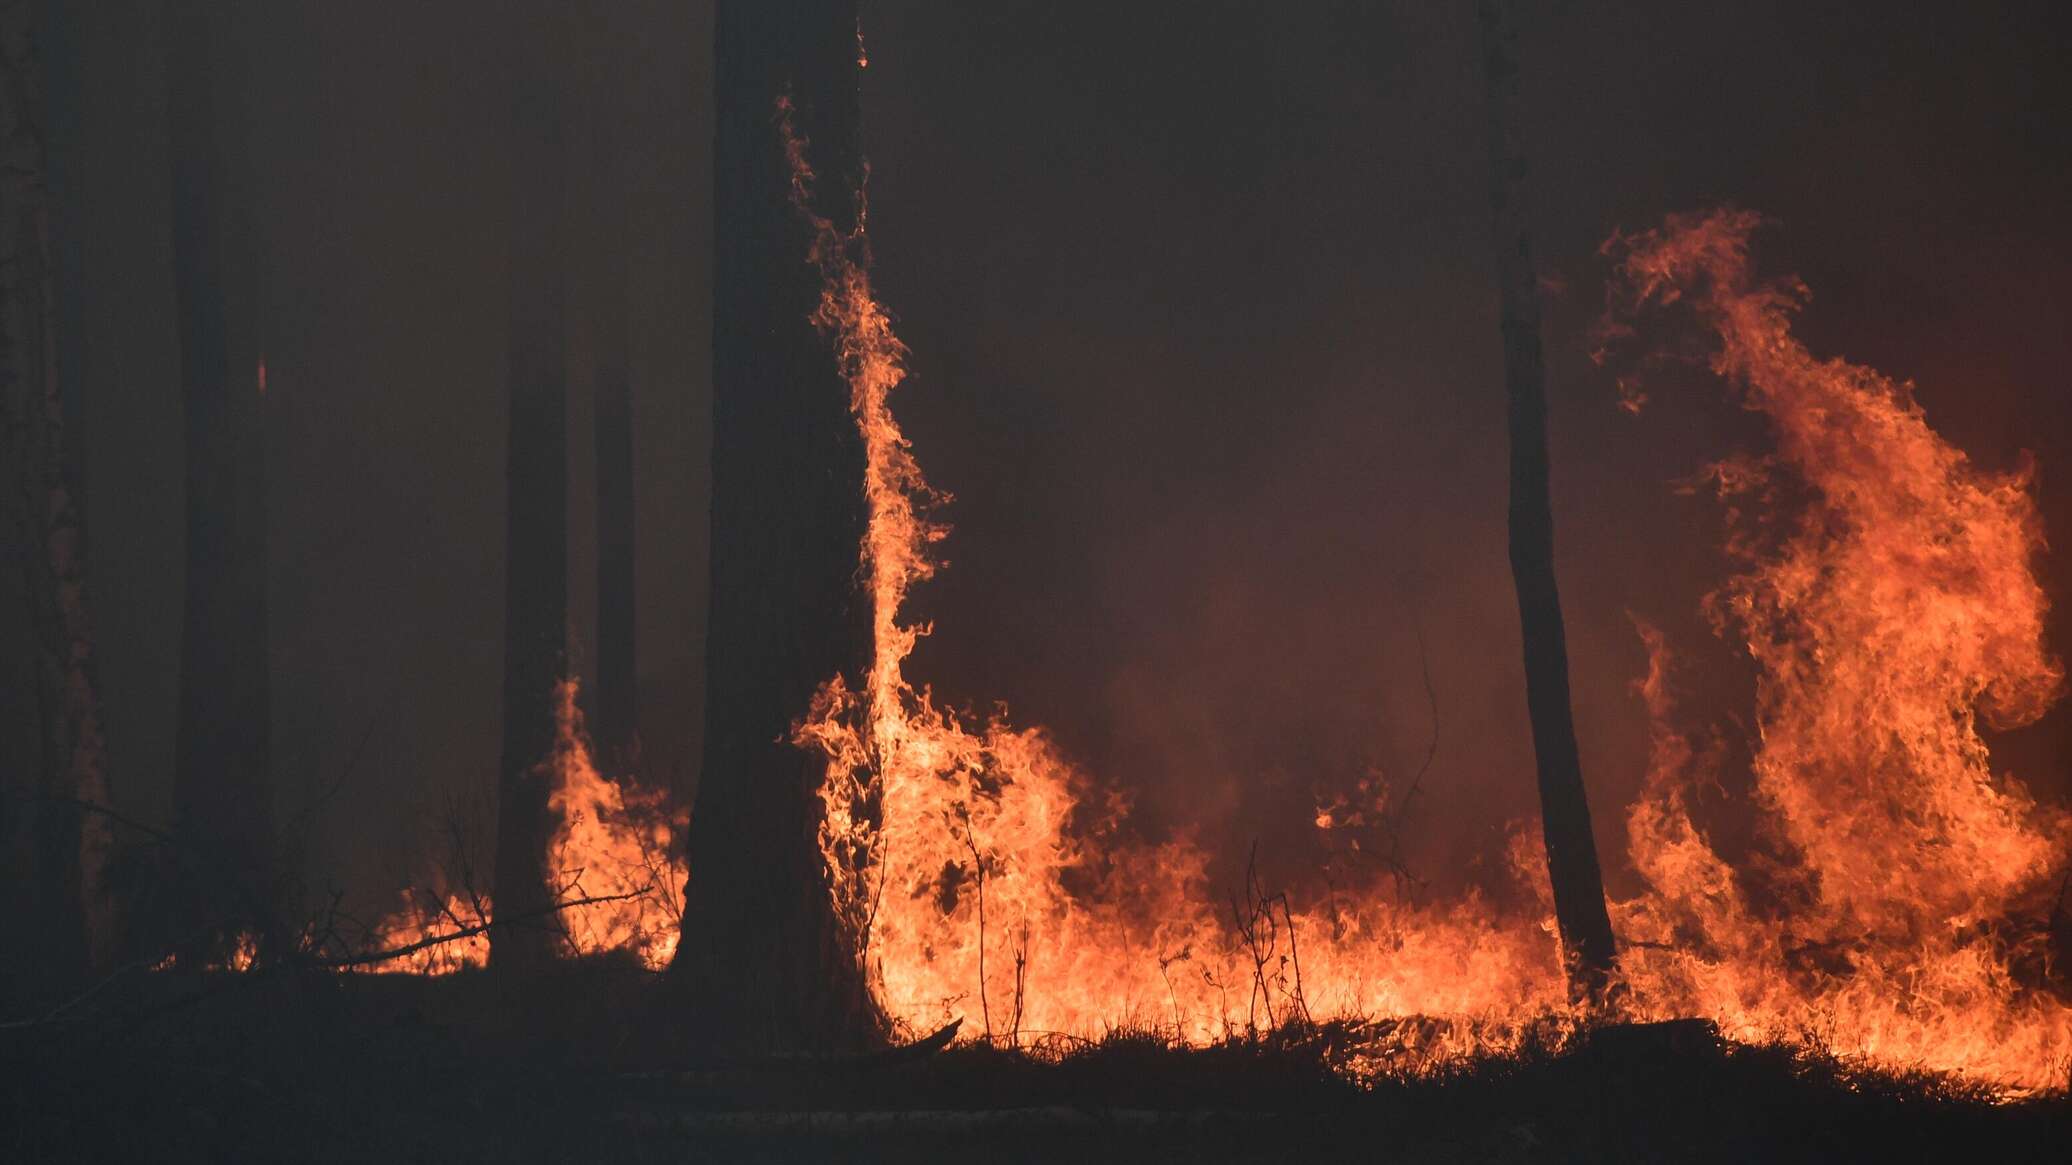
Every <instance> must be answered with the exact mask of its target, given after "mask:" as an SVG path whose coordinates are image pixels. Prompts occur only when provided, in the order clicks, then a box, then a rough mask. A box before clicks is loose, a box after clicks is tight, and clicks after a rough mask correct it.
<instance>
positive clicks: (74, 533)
mask: <svg viewBox="0 0 2072 1165" xmlns="http://www.w3.org/2000/svg"><path fill="white" fill-rule="evenodd" d="M37 7H38V6H37V5H36V4H34V3H33V2H31V0H9V2H8V3H6V4H5V5H4V6H0V148H4V150H5V153H6V156H7V157H8V158H9V159H10V164H9V165H8V166H7V167H6V168H5V169H4V170H0V378H4V379H0V390H4V391H0V431H4V432H5V434H6V437H7V451H8V458H7V459H8V461H9V462H10V463H11V464H12V465H14V466H15V468H16V478H15V480H14V481H12V482H10V483H9V484H8V487H7V488H8V490H9V495H10V496H9V499H8V503H9V504H8V505H7V507H6V508H7V509H8V511H10V513H11V516H12V517H13V519H14V523H15V526H16V530H17V534H18V537H17V540H16V545H17V546H18V548H19V552H20V559H21V566H22V570H23V575H24V582H25V583H26V584H27V585H26V590H27V593H28V597H29V602H30V615H31V619H32V622H33V631H34V634H35V642H36V651H37V658H36V675H37V687H38V693H37V695H38V702H39V711H40V713H41V717H40V719H41V727H42V741H43V751H42V758H41V759H42V763H41V765H40V767H39V768H38V769H37V770H36V775H35V776H34V777H33V778H32V779H30V780H24V781H23V782H22V785H23V787H22V788H19V789H9V790H7V791H8V793H9V794H10V796H9V797H8V799H7V800H6V802H5V803H4V804H0V824H4V826H5V837H4V843H5V845H6V856H7V859H8V863H9V867H10V873H11V877H10V878H9V884H10V885H14V886H17V887H20V888H21V889H20V890H19V892H18V893H17V894H16V896H15V897H16V899H17V901H18V902H19V903H20V904H21V906H22V908H23V909H25V910H26V911H27V913H28V915H29V917H28V918H26V919H24V920H22V923H23V924H22V925H21V926H18V927H15V928H14V929H15V932H16V933H17V934H19V935H23V936H34V937H33V940H32V941H30V942H28V943H25V944H24V945H27V946H31V947H37V948H40V952H39V953H40V957H39V958H38V959H37V960H36V962H37V965H36V966H34V967H24V968H21V969H20V970H21V971H23V972H26V973H27V977H28V979H29V981H31V982H33V981H34V980H36V979H39V978H44V977H45V976H48V977H50V978H52V979H58V980H62V979H67V978H72V977H75V976H77V975H78V974H80V973H81V972H84V971H86V970H88V969H91V968H94V967H98V966H101V965H103V964H105V963H106V962H107V960H108V957H109V954H110V951H111V950H112V947H113V941H114V937H115V920H114V910H113V906H112V903H111V901H110V899H109V897H108V894H107V887H106V885H105V875H106V871H107V866H108V859H109V856H110V851H111V849H112V837H111V834H110V830H109V822H108V819H107V818H106V817H105V816H102V815H98V814H93V813H90V812H85V811H83V810H82V809H81V807H80V806H79V805H78V804H77V802H88V803H91V804H95V805H105V804H107V802H108V770H107V747H106V743H105V741H104V740H103V738H102V733H101V721H100V698H99V689H98V683H97V679H96V676H95V669H94V657H93V635H92V632H91V629H90V625H89V621H88V618H87V595H86V537H85V523H84V520H83V518H82V515H81V511H80V500H81V488H82V478H83V465H84V458H83V456H82V451H83V445H82V443H81V442H80V440H79V428H78V418H77V408H78V402H77V393H76V391H74V392H72V393H67V392H65V391H63V389H62V387H61V386H62V385H65V384H68V383H69V384H71V385H73V386H75V389H76V385H77V383H78V379H77V367H76V364H73V363H63V362H64V361H70V360H76V356H77V348H76V346H75V345H72V344H69V343H66V342H65V340H64V337H63V331H64V328H63V319H62V318H61V317H62V316H69V314H70V313H69V312H68V311H66V309H65V308H64V306H63V305H64V302H65V301H64V300H63V299H61V292H60V289H59V287H58V286H57V275H58V271H57V270H56V268H57V266H58V264H57V263H56V262H54V259H53V251H54V247H53V242H52V238H51V218H52V203H53V201H54V199H53V196H52V191H51V185H52V183H51V182H50V180H49V169H48V167H49V163H50V157H49V152H48V151H47V150H46V148H45V142H46V133H47V126H48V125H49V123H50V122H52V121H55V120H56V118H55V117H54V116H52V111H49V110H46V108H45V107H44V105H43V93H44V89H43V78H42V76H41V71H40V62H39V61H38V59H37V54H36V45H37V41H38V39H39V38H38V37H37V36H36V33H37V32H38V31H39V30H38V29H37V28H36V16H35V9H36V8H37ZM41 31H44V32H46V33H48V31H49V30H48V29H44V30H41ZM46 43H48V42H47V41H46ZM67 273H68V274H74V275H75V277H76V271H75V272H67ZM76 290H77V289H76V286H75V287H71V288H67V289H65V290H64V291H63V293H62V294H63V295H64V296H65V297H74V296H76ZM71 301H72V302H76V298H74V299H72V300H71Z"/></svg>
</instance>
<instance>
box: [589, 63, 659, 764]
mask: <svg viewBox="0 0 2072 1165" xmlns="http://www.w3.org/2000/svg"><path fill="white" fill-rule="evenodd" d="M608 91H612V92H616V90H615V89H609V90H608ZM602 108H603V112H604V116H602V117H600V118H599V119H598V120H599V121H600V122H602V123H603V126H604V128H603V129H602V130H600V131H599V136H600V138H601V139H602V140H601V143H600V145H601V151H602V152H603V154H604V155H605V156H604V158H603V160H602V164H600V165H599V166H598V167H597V168H596V170H595V176H596V178H597V186H598V187H599V188H601V190H602V192H603V194H604V197H603V198H601V199H599V200H597V201H598V203H599V206H598V209H600V210H601V211H602V213H601V214H598V215H596V216H594V219H593V221H595V222H596V223H597V225H598V227H599V229H600V230H601V232H602V234H603V236H604V243H603V247H602V249H603V255H602V259H603V262H602V264H601V266H602V268H603V270H602V271H601V272H600V273H599V276H598V280H597V293H596V301H595V304H594V309H593V315H592V320H593V324H594V328H593V334H592V337H591V343H592V347H593V350H594V353H595V357H594V360H595V362H594V365H593V367H594V370H595V376H596V380H595V387H596V398H597V410H596V421H595V423H596V453H597V687H596V691H595V699H594V706H595V708H596V715H595V716H594V717H592V718H591V721H590V729H591V739H592V743H593V744H595V746H596V749H597V757H598V760H599V763H600V764H601V765H602V766H603V769H604V772H605V773H606V774H607V775H608V776H610V777H611V778H612V779H614V780H634V781H639V780H643V779H645V777H646V774H645V773H644V772H643V771H642V768H641V750H640V688H639V671H638V669H637V667H636V658H635V657H636V639H635V632H636V622H635V605H634V604H635V594H634V590H635V588H634V572H633V564H634V504H633V497H634V489H633V382H632V376H631V373H630V371H629V365H630V361H629V360H628V359H627V340H628V331H627V324H626V278H627V266H628V264H627V257H628V243H629V241H630V236H629V232H628V231H627V229H626V226H625V198H624V192H625V186H624V182H623V180H622V175H623V168H622V165H621V162H620V158H619V156H618V148H619V142H618V137H617V135H616V134H615V133H614V132H613V127H614V126H615V125H616V124H617V121H618V118H617V117H616V116H615V115H616V114H617V113H618V108H617V103H616V102H614V103H610V104H606V105H604V106H603V107H602Z"/></svg>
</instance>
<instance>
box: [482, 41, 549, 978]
mask: <svg viewBox="0 0 2072 1165" xmlns="http://www.w3.org/2000/svg"><path fill="white" fill-rule="evenodd" d="M556 33H557V30H556V29H554V28H553V27H552V22H551V21H549V20H544V19H538V20H534V21H531V22H529V23H528V24H527V25H526V26H525V27H523V28H521V29H520V30H519V32H518V36H519V38H520V47H519V49H518V51H517V53H516V57H517V60H516V62H515V69H516V72H515V78H514V80H515V85H514V107H513V116H512V143H513V148H512V153H511V220H510V221H511V269H510V275H509V277H508V280H507V282H508V284H509V288H510V313H511V314H510V323H511V336H510V368H509V371H508V373H507V375H508V376H509V379H510V387H511V398H510V429H509V441H508V444H507V446H506V450H507V451H506V460H505V465H504V477H505V494H504V496H505V505H506V512H505V518H504V531H505V538H506V542H505V546H504V740H503V759H502V763H501V765H500V766H499V769H498V779H497V817H496V822H497V826H496V828H497V833H496V862H495V881H496V886H495V891H494V895H493V899H492V900H493V903H494V909H495V911H496V912H497V913H498V914H499V915H502V916H504V917H507V918H509V917H526V918H530V919H536V920H538V921H537V922H536V923H533V924H528V925H517V926H508V927H498V928H496V929H495V930H492V931H490V959H491V963H492V964H493V965H494V966H496V967H498V968H500V969H506V970H519V971H523V970H527V969H531V968H534V967H537V966H538V965H540V964H541V963H543V962H545V961H546V960H548V959H550V958H552V957H553V955H554V953H555V949H556V946H557V944H558V942H559V939H560V931H559V928H558V923H557V921H556V920H555V918H554V917H553V916H552V914H551V913H550V912H549V911H548V910H547V907H548V905H549V904H550V903H551V902H552V888H551V887H550V886H549V885H548V881H547V870H546V850H547V839H548V834H549V829H550V820H549V813H548V809H547V796H548V794H549V793H550V792H551V791H552V788H553V785H552V781H553V769H552V759H553V753H554V733H555V726H554V716H555V689H556V686H557V685H558V684H560V683H561V682H562V681H563V680H564V678H565V677H566V674H567V651H566V647H567V635H568V448H567V443H568V417H567V411H568V387H567V372H566V367H565V356H564V350H563V339H562V328H563V325H564V321H563V318H562V302H563V298H564V292H563V271H564V266H565V256H564V242H563V231H564V223H563V215H564V207H563V199H562V191H563V189H564V182H563V177H562V173H563V168H564V167H565V165H566V164H567V160H566V158H565V157H564V156H563V150H562V129H561V109H560V104H559V103H560V99H561V94H560V92H559V90H558V87H557V86H556V85H555V84H554V83H553V71H552V68H551V66H550V61H551V53H552V52H553V49H554V47H555V46H556V45H557V43H558V37H557V35H556Z"/></svg>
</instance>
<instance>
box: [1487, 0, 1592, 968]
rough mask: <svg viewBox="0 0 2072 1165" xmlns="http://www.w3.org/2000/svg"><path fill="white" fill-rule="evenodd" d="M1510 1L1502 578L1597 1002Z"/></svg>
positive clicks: (1555, 841)
mask: <svg viewBox="0 0 2072 1165" xmlns="http://www.w3.org/2000/svg"><path fill="white" fill-rule="evenodd" d="M1509 8H1510V0H1481V16H1482V29H1483V49H1484V53H1485V59H1486V64H1487V66H1488V69H1489V155H1490V165H1491V168H1492V176H1491V177H1492V181H1491V185H1490V204H1491V207H1492V208H1493V210H1494V212H1495V217H1496V242H1497V282H1498V289H1499V292H1500V297H1501V303H1500V308H1499V310H1500V312H1501V319H1502V326H1503V333H1504V384H1505V388H1506V393H1507V396H1508V397H1509V400H1510V429H1511V513H1510V527H1511V578H1512V581H1513V583H1514V584H1515V585H1516V587H1517V590H1518V622H1519V627H1520V630H1521V632H1522V634H1523V638H1524V643H1525V699H1526V705H1527V707H1528V709H1529V711H1530V714H1531V718H1532V742H1533V752H1534V754H1535V756H1536V757H1537V759H1538V765H1539V785H1540V823H1541V828H1542V830H1543V832H1544V834H1545V837H1546V842H1547V874H1548V879H1549V881H1551V882H1552V883H1553V888H1554V914H1555V919H1556V921H1557V922H1558V924H1559V926H1560V929H1561V945H1562V950H1563V957H1564V958H1565V959H1566V960H1567V962H1568V965H1569V976H1570V990H1571V994H1573V995H1574V996H1576V997H1577V998H1579V999H1596V998H1598V997H1600V996H1601V995H1602V994H1603V992H1604V990H1605V988H1606V986H1607V985H1608V983H1609V981H1610V976H1611V971H1612V963H1613V960H1614V957H1615V949H1614V946H1613V941H1612V926H1611V919H1610V917H1609V916H1608V915H1607V914H1606V912H1605V905H1604V881H1603V878H1602V876H1601V875H1600V873H1599V872H1598V866H1597V843H1596V840H1595V839H1594V838H1593V837H1592V836H1591V832H1590V804H1589V801H1588V799H1587V797H1586V795H1585V793H1584V790H1583V769H1582V761H1581V759H1580V758H1579V757H1578V755H1577V751H1576V730H1575V722H1574V719H1573V717H1572V715H1571V712H1570V708H1569V692H1568V645H1567V641H1566V636H1565V635H1564V633H1563V630H1562V624H1561V596H1560V593H1559V592H1558V591H1557V589H1556V588H1555V583H1554V510H1553V504H1552V502H1551V501H1550V500H1549V498H1548V490H1547V386H1546V369H1545V367H1544V365H1543V363H1542V358H1541V353H1540V306H1539V298H1538V287H1537V285H1536V284H1537V281H1536V278H1535V275H1534V272H1533V264H1532V246H1531V235H1530V232H1529V231H1528V229H1527V225H1526V215H1525V206H1524V188H1525V162H1524V151H1523V148H1522V146H1521V144H1520V140H1519V128H1518V62H1517V44H1516V42H1517V32H1516V30H1515V29H1514V28H1513V27H1512V25H1511V21H1510V11H1509Z"/></svg>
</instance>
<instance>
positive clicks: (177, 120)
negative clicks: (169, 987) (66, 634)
mask: <svg viewBox="0 0 2072 1165" xmlns="http://www.w3.org/2000/svg"><path fill="white" fill-rule="evenodd" d="M210 11H211V9H210V6H209V5H208V4H206V3H204V2H202V0H182V2H176V3H173V4H170V5H168V7H167V12H166V22H167V32H168V38H169V40H168V47H169V52H168V55H167V62H166V74H167V78H168V85H169V91H168V111H169V116H170V119H171V144H172V155H173V159H172V161H173V267H174V290H175V293H176V297H177V300H178V305H177V311H176V316H177V319H178V325H179V335H180V389H181V395H182V398H183V400H184V403H185V410H186V415H185V444H186V454H187V472H186V485H187V497H186V519H187V565H186V603H185V617H184V620H183V624H182V629H181V641H180V719H179V731H178V736H179V739H178V756H177V760H176V768H175V773H174V818H175V825H176V827H177V829H178V832H179V834H180V836H181V839H182V844H183V845H184V846H185V847H187V849H188V850H189V852H190V856H194V857H198V858H200V859H201V861H202V864H203V866H204V868H205V869H206V871H207V876H206V882H207V885H205V886H203V887H202V888H201V889H202V892H204V893H207V894H211V895H222V894H227V893H229V892H233V891H234V892H235V893H236V894H237V895H240V896H241V900H240V901H238V902H237V903H236V905H235V909H236V910H237V911H238V913H239V914H240V915H242V917H238V918H234V919H223V920H221V921H223V922H224V923H225V925H226V929H227V928H230V927H251V928H254V929H257V930H259V931H261V932H262V939H263V938H264V937H266V936H265V932H266V931H267V930H269V929H270V925H271V922H272V914H273V911H272V909H271V906H270V898H271V886H272V883H273V879H274V876H275V871H274V869H273V852H272V850H273V840H272V831H273V825H272V790H271V787H270V782H269V780H268V765H269V763H270V757H269V725H270V717H271V709H270V683H269V676H268V668H269V657H270V653H269V648H268V636H267V595H266V506H265V485H264V466H263V463H262V461H261V455H262V451H263V447H264V446H263V441H262V439H261V438H262V420H263V417H262V404H263V399H262V397H261V391H262V389H263V383H262V381H261V378H260V374H259V371H258V357H257V355H256V351H254V350H253V349H252V345H251V337H252V335H253V333H252V330H251V329H250V328H244V329H235V330H234V329H233V327H232V323H231V318H232V317H231V309H230V303H231V298H230V294H229V286H228V284H229V276H230V274H231V272H233V271H235V272H237V273H238V274H249V271H248V269H247V268H248V264H247V263H246V262H245V261H246V260H248V259H249V258H250V256H249V254H248V253H247V251H246V250H245V247H244V242H245V240H246V239H247V238H248V231H247V229H246V227H245V226H244V225H242V224H241V225H239V226H237V227H236V228H234V229H233V230H232V231H231V232H230V236H231V238H230V239H229V240H226V237H225V232H224V230H223V229H222V220H223V218H224V217H225V216H224V205H225V199H224V195H225V182H224V175H225V169H224V167H225V155H224V152H223V151H222V149H221V148H220V145H219V138H218V128H219V126H218V118H217V109H216V100H215V87H216V76H217V69H216V68H215V63H216V60H215V58H216V53H215V51H214V43H213V33H212V29H211V27H210V19H209V13H210ZM233 256H234V258H235V261H232V259H233ZM226 937H227V935H225V934H221V933H219V934H218V935H217V936H216V938H217V940H218V941H221V940H223V939H224V938H226Z"/></svg>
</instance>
